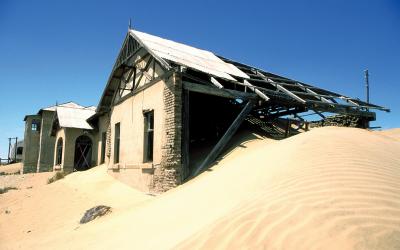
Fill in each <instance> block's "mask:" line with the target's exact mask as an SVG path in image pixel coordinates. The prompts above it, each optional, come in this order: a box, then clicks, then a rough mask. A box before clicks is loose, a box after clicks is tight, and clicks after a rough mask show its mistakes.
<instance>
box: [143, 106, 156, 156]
mask: <svg viewBox="0 0 400 250" xmlns="http://www.w3.org/2000/svg"><path fill="white" fill-rule="evenodd" d="M153 145H154V111H149V112H146V113H144V160H143V161H144V162H151V161H153Z"/></svg>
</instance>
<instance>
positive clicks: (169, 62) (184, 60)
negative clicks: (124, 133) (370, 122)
mask: <svg viewBox="0 0 400 250" xmlns="http://www.w3.org/2000/svg"><path fill="white" fill-rule="evenodd" d="M141 50H145V51H147V52H148V53H149V54H150V55H152V56H153V57H154V58H155V59H156V60H157V61H158V62H159V64H160V65H161V66H162V67H164V69H165V70H170V69H171V68H172V66H176V65H181V66H185V67H187V68H188V70H187V72H186V71H184V72H183V73H182V74H183V76H184V77H186V79H188V78H189V79H190V80H191V81H192V82H196V84H201V85H206V86H209V87H211V88H212V89H210V91H215V92H216V91H218V90H221V89H223V90H221V91H230V90H235V91H236V90H239V91H242V92H246V91H249V90H250V92H254V93H255V94H256V95H257V96H258V97H257V98H260V99H261V100H264V101H265V102H267V103H268V105H269V106H275V107H277V106H280V107H279V109H282V110H287V109H288V108H291V107H297V108H299V107H301V109H300V110H315V111H316V112H318V114H319V112H333V113H335V112H342V113H349V114H359V115H365V116H372V117H374V116H375V114H374V113H372V112H369V109H378V110H384V111H389V109H387V108H384V107H381V106H378V105H374V104H370V103H366V102H363V101H361V100H359V99H355V98H350V97H347V96H345V95H341V94H338V93H335V92H331V91H328V90H324V89H321V88H318V87H314V86H312V85H309V84H305V83H302V82H300V81H297V80H292V79H289V78H286V77H282V76H279V75H276V74H272V73H269V72H267V71H263V70H261V69H258V68H255V67H251V66H248V65H245V64H242V63H239V62H235V61H233V60H230V59H227V58H224V57H221V56H217V55H215V54H214V53H212V52H210V51H207V50H202V49H197V48H194V47H191V46H188V45H185V44H181V43H177V42H174V41H171V40H167V39H163V38H160V37H157V36H153V35H150V34H146V33H143V32H140V31H136V30H129V31H128V34H127V36H126V38H125V40H124V43H123V45H122V48H121V50H120V52H119V55H118V57H117V59H116V62H115V64H114V67H113V70H112V72H111V74H110V77H109V79H108V82H107V86H106V88H105V89H104V92H103V95H102V97H101V99H100V102H99V105H98V110H97V111H98V112H99V113H102V112H103V111H106V110H107V109H108V108H109V107H110V105H111V102H112V100H113V96H114V94H115V93H116V91H117V90H118V87H119V83H120V81H121V78H122V76H123V74H124V71H125V70H126V69H127V68H128V69H129V67H132V65H129V63H128V62H129V61H130V60H131V59H132V57H133V56H134V55H135V54H136V53H138V52H139V51H141ZM190 71H191V72H194V71H195V72H197V73H196V74H195V75H192V74H191V73H190ZM199 74H203V75H204V76H203V78H202V79H200V78H199V76H198V75H199ZM237 87H238V89H237ZM275 109H278V108H275ZM268 112H270V111H268ZM285 112H286V111H285ZM278 114H280V113H278Z"/></svg>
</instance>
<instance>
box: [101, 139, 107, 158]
mask: <svg viewBox="0 0 400 250" xmlns="http://www.w3.org/2000/svg"><path fill="white" fill-rule="evenodd" d="M106 141H107V133H106V132H103V133H102V134H101V158H100V164H103V163H104V162H105V159H106Z"/></svg>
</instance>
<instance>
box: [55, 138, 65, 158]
mask: <svg viewBox="0 0 400 250" xmlns="http://www.w3.org/2000/svg"><path fill="white" fill-rule="evenodd" d="M62 152H63V139H62V138H61V137H60V138H59V139H58V141H57V151H56V165H61V163H62Z"/></svg>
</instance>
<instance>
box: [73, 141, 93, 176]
mask: <svg viewBox="0 0 400 250" xmlns="http://www.w3.org/2000/svg"><path fill="white" fill-rule="evenodd" d="M91 160H92V140H91V139H90V138H89V137H88V136H86V135H81V136H79V137H78V138H77V139H76V142H75V158H74V171H84V170H87V169H89V168H90V167H91Z"/></svg>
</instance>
